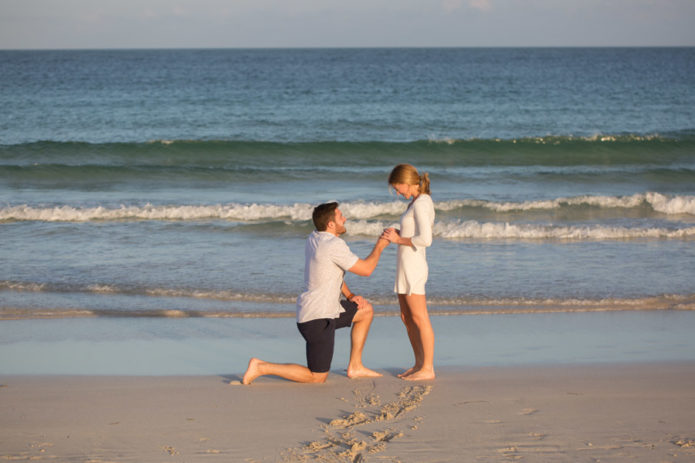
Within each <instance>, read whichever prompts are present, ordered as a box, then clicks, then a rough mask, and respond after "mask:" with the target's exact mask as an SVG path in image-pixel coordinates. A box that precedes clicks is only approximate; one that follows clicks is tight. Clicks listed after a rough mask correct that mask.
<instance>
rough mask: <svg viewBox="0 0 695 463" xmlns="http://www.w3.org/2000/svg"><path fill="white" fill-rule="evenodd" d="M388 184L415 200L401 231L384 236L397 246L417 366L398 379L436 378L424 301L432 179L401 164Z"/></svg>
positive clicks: (404, 315)
mask: <svg viewBox="0 0 695 463" xmlns="http://www.w3.org/2000/svg"><path fill="white" fill-rule="evenodd" d="M388 183H389V185H390V186H391V187H392V188H393V189H394V190H396V193H397V194H399V195H401V196H403V197H404V198H405V199H412V201H411V202H410V204H409V205H408V209H407V210H406V211H405V212H404V213H403V215H402V216H401V227H400V231H399V230H397V229H395V228H387V229H386V230H384V233H383V235H382V237H383V238H386V239H387V240H389V241H390V242H392V243H395V244H397V245H398V260H397V265H396V284H395V286H394V291H395V292H396V293H397V294H398V303H399V305H400V307H401V319H402V320H403V323H404V324H405V328H406V330H407V332H408V338H409V339H410V344H411V346H412V347H413V355H414V356H415V365H413V367H412V368H410V369H409V370H407V371H405V372H403V373H402V374H400V375H398V376H400V377H401V378H403V379H407V380H410V381H418V380H427V379H434V377H435V374H434V331H433V330H432V324H431V323H430V317H429V314H428V313H427V301H426V299H425V283H427V276H428V268H427V259H426V248H427V247H428V246H430V245H431V244H432V226H433V225H434V204H433V202H432V198H431V197H430V178H429V175H428V174H427V173H423V174H422V175H420V174H419V173H418V171H417V169H416V168H415V167H413V166H411V165H410V164H399V165H397V166H396V167H394V168H393V170H392V171H391V174H390V175H389V179H388Z"/></svg>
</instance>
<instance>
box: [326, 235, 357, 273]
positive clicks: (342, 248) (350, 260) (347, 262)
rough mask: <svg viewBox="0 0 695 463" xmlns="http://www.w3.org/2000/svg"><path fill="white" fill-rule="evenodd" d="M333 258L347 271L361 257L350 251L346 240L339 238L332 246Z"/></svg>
mask: <svg viewBox="0 0 695 463" xmlns="http://www.w3.org/2000/svg"><path fill="white" fill-rule="evenodd" d="M331 259H332V260H333V262H335V264H336V265H337V266H338V267H340V268H342V269H343V270H345V271H347V270H350V268H351V267H352V266H353V265H355V264H356V263H357V261H358V260H359V257H357V255H356V254H355V253H353V252H352V251H350V248H349V247H348V245H347V243H346V242H345V241H343V240H342V239H341V238H338V239H336V240H335V242H334V245H333V246H331Z"/></svg>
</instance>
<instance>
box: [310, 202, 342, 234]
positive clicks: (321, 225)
mask: <svg viewBox="0 0 695 463" xmlns="http://www.w3.org/2000/svg"><path fill="white" fill-rule="evenodd" d="M336 209H338V203H336V202H333V203H325V204H319V205H318V206H316V207H315V208H314V213H313V214H311V219H312V220H313V221H314V227H316V230H318V231H326V228H328V222H330V221H331V220H333V219H335V210H336Z"/></svg>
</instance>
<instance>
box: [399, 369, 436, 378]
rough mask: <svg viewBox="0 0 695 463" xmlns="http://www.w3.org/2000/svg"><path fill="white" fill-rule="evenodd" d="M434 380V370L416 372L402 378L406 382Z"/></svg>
mask: <svg viewBox="0 0 695 463" xmlns="http://www.w3.org/2000/svg"><path fill="white" fill-rule="evenodd" d="M434 378H435V374H434V370H423V369H421V370H418V371H415V372H413V373H411V374H409V375H408V376H402V379H404V380H406V381H427V380H431V379H434Z"/></svg>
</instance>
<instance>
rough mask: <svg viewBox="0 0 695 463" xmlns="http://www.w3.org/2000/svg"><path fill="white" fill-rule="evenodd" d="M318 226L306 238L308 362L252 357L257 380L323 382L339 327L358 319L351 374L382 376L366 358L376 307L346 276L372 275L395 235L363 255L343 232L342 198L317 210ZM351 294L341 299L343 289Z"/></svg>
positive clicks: (303, 299) (303, 326)
mask: <svg viewBox="0 0 695 463" xmlns="http://www.w3.org/2000/svg"><path fill="white" fill-rule="evenodd" d="M312 219H313V221H314V226H315V227H316V230H315V231H314V232H312V233H311V235H309V237H308V238H307V240H306V247H305V256H306V264H305V268H304V292H303V293H302V294H300V295H299V297H298V298H297V327H298V328H299V332H300V333H301V334H302V336H303V337H304V339H305V341H306V358H307V367H305V366H303V365H297V364H280V363H270V362H265V361H263V360H260V359H257V358H252V359H251V360H250V361H249V366H248V369H247V370H246V373H245V374H244V378H243V380H242V383H243V384H251V383H252V382H253V381H254V380H255V379H256V378H258V377H259V376H264V375H273V376H280V377H282V378H285V379H289V380H291V381H297V382H300V383H323V382H325V381H326V378H327V377H328V372H329V370H330V368H331V360H332V359H333V346H334V342H335V330H336V329H338V328H344V327H347V326H350V325H351V324H352V332H351V336H350V338H351V347H350V361H349V363H348V369H347V375H348V377H349V378H359V377H374V376H381V374H379V373H377V372H376V371H373V370H370V369H369V368H366V367H365V366H364V365H363V364H362V349H363V348H364V343H365V341H366V340H367V334H368V333H369V327H370V325H371V323H372V318H373V317H374V309H373V308H372V305H371V304H370V303H369V302H367V300H366V299H364V298H363V297H362V296H357V295H355V294H353V293H352V292H351V291H350V289H349V288H348V287H347V285H346V284H345V282H344V281H343V278H344V276H345V272H346V271H350V272H352V273H354V274H356V275H360V276H366V277H368V276H370V275H371V274H372V272H373V271H374V269H375V268H376V266H377V264H378V263H379V258H380V257H381V253H382V251H383V250H384V249H385V248H386V247H387V246H388V245H389V241H387V240H385V239H383V238H379V239H378V240H377V242H376V245H375V246H374V249H373V250H372V252H371V254H369V256H368V257H367V258H366V259H364V260H362V259H360V258H359V257H357V256H356V255H355V254H353V253H352V251H350V248H349V247H348V245H347V243H345V241H343V239H342V238H340V235H342V234H343V233H345V222H346V220H347V219H346V218H345V217H344V216H343V214H342V212H341V211H340V209H338V203H327V204H321V205H319V206H317V207H316V208H314V212H313V214H312ZM341 294H342V295H343V296H345V298H346V300H342V301H341V300H340V295H341Z"/></svg>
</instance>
